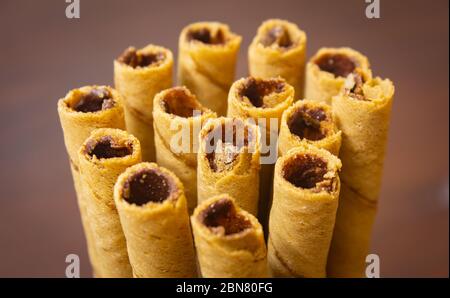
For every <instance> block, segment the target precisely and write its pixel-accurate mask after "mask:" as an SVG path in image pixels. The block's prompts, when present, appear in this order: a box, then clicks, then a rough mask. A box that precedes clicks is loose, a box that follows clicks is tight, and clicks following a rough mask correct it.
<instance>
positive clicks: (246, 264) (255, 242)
mask: <svg viewBox="0 0 450 298" xmlns="http://www.w3.org/2000/svg"><path fill="white" fill-rule="evenodd" d="M191 223H192V230H193V233H194V238H195V247H196V249H197V254H198V260H199V264H200V270H201V274H202V276H203V277H212V278H216V277H217V278H233V277H234V278H237V277H239V278H245V277H253V278H255V277H268V270H267V255H266V243H265V241H264V234H263V230H262V227H261V225H260V223H259V222H258V220H257V219H256V218H255V217H254V216H253V215H251V214H250V213H248V212H246V211H245V210H243V209H241V208H239V206H237V204H236V203H235V200H234V199H233V198H232V197H230V196H229V195H225V194H222V195H218V196H215V197H212V198H210V199H208V200H206V201H204V202H202V203H201V204H200V205H199V206H198V207H197V208H196V209H195V211H194V214H193V215H192V216H191Z"/></svg>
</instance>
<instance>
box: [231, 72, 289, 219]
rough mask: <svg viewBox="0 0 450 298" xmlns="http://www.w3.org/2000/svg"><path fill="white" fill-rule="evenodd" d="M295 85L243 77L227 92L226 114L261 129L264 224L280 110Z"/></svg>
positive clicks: (271, 79)
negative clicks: (248, 120)
mask: <svg viewBox="0 0 450 298" xmlns="http://www.w3.org/2000/svg"><path fill="white" fill-rule="evenodd" d="M294 93H295V91H294V88H293V87H292V86H291V85H289V84H288V83H286V81H285V80H284V79H282V78H270V79H261V78H255V77H247V78H242V79H240V80H238V81H236V82H234V83H233V85H232V86H231V88H230V93H229V95H228V117H237V118H244V119H251V120H252V121H254V122H255V123H256V124H258V126H259V128H260V129H261V164H262V166H261V171H260V179H261V181H260V190H259V193H260V204H259V210H260V214H259V215H258V218H259V219H260V221H261V223H262V224H263V226H264V227H265V226H266V224H267V216H268V210H269V205H270V198H271V188H272V185H273V183H272V182H273V180H272V179H273V178H272V176H273V166H274V164H275V161H276V159H277V139H278V130H279V127H280V122H281V116H282V114H283V112H284V111H285V110H286V109H287V108H288V107H289V106H290V105H291V104H292V103H293V101H294Z"/></svg>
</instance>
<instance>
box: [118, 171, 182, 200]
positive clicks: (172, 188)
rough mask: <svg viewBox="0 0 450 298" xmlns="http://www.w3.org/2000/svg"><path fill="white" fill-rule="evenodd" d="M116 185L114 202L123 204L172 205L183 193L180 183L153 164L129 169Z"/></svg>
mask: <svg viewBox="0 0 450 298" xmlns="http://www.w3.org/2000/svg"><path fill="white" fill-rule="evenodd" d="M124 174H126V175H121V176H120V177H119V179H118V181H117V183H116V189H117V193H116V195H115V197H116V200H118V201H119V202H123V203H124V204H128V205H134V206H137V207H139V206H144V205H147V204H149V205H152V204H164V203H166V202H170V203H172V204H173V203H174V202H175V201H176V200H177V199H178V196H179V194H180V192H182V191H183V186H182V185H181V182H180V181H179V180H178V178H176V177H175V176H174V175H173V174H172V173H170V172H169V171H167V170H165V169H163V168H160V167H158V166H157V165H156V164H153V163H141V164H138V165H136V166H135V167H132V168H129V169H128V170H127V171H126V172H125V173H124Z"/></svg>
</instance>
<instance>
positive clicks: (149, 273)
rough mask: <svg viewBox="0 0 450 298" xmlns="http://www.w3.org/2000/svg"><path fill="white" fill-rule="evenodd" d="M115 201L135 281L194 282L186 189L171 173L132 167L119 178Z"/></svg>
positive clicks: (150, 166) (155, 167) (148, 166)
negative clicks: (186, 280) (162, 279)
mask: <svg viewBox="0 0 450 298" xmlns="http://www.w3.org/2000/svg"><path fill="white" fill-rule="evenodd" d="M114 199H115V202H116V206H117V210H118V211H119V216H120V222H121V223H122V228H123V231H124V234H125V238H126V240H127V247H128V256H129V258H130V263H131V267H132V268H133V275H134V277H174V278H182V277H196V275H197V273H196V261H195V252H194V245H193V240H192V235H191V228H190V225H189V214H188V210H187V204H186V197H185V195H184V188H183V184H181V182H180V180H179V179H178V178H177V177H176V176H175V175H174V174H173V173H172V172H170V171H169V170H167V169H165V168H162V167H158V165H156V164H155V163H140V164H137V165H134V166H132V167H130V168H128V169H127V170H126V171H125V172H123V173H122V174H121V175H120V176H119V178H118V179H117V182H116V185H115V186H114Z"/></svg>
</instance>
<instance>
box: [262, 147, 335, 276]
mask: <svg viewBox="0 0 450 298" xmlns="http://www.w3.org/2000/svg"><path fill="white" fill-rule="evenodd" d="M340 168H341V162H340V160H339V159H338V158H337V157H336V156H334V155H332V154H331V153H330V152H328V151H326V150H324V149H319V148H317V147H315V146H312V145H305V146H303V147H298V148H294V149H292V150H290V151H289V152H288V153H287V154H286V155H284V156H282V157H280V158H279V159H278V161H277V163H276V166H275V173H274V194H273V204H272V209H271V211H270V219H269V240H268V260H269V266H270V269H271V272H272V273H273V274H274V275H275V276H277V277H325V275H326V263H327V257H328V250H329V247H330V243H331V239H332V235H333V228H334V222H335V217H336V210H337V206H338V197H339V192H340V180H339V176H338V172H339V170H340Z"/></svg>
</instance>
